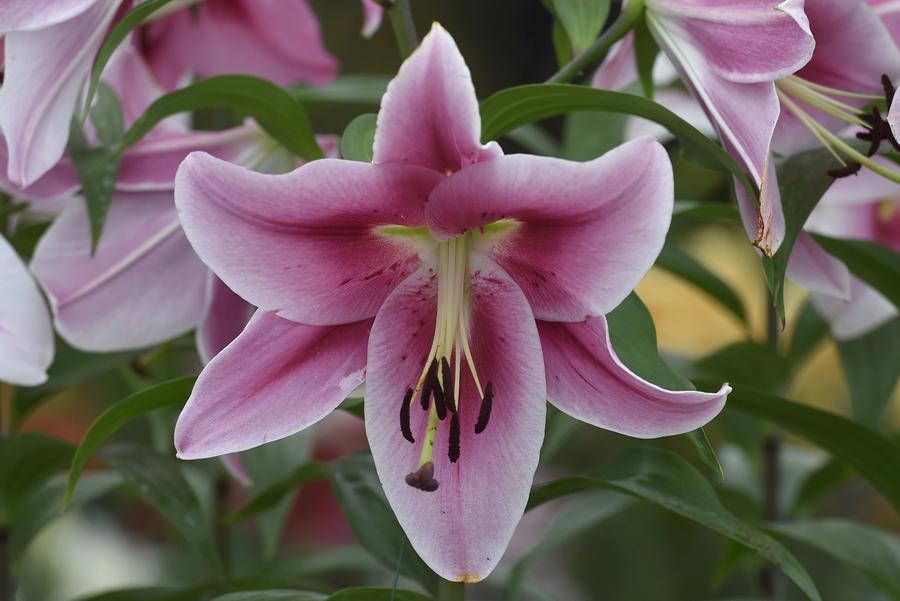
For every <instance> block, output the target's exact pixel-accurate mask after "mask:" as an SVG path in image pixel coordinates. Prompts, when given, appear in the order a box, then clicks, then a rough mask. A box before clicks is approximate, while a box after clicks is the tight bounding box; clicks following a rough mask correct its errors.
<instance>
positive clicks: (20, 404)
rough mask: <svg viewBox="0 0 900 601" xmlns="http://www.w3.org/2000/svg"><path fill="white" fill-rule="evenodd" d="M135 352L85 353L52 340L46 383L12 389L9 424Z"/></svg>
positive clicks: (121, 361) (123, 360)
mask: <svg viewBox="0 0 900 601" xmlns="http://www.w3.org/2000/svg"><path fill="white" fill-rule="evenodd" d="M138 354H139V353H138V351H128V352H123V353H102V354H101V353H85V352H83V351H79V350H76V349H73V348H72V347H70V346H69V345H68V344H66V343H65V342H64V341H62V340H60V339H57V340H56V353H55V356H54V357H53V365H51V366H50V369H49V370H48V371H47V381H46V382H44V383H43V384H41V385H40V386H34V387H31V388H18V389H16V397H15V400H14V401H13V409H12V420H13V424H14V425H17V424H19V423H21V422H22V420H23V419H24V418H25V417H26V416H27V415H28V414H29V413H30V412H31V411H32V410H33V409H34V408H36V407H37V406H38V404H39V403H40V402H41V401H43V400H45V399H46V398H48V397H49V396H50V395H53V394H55V393H57V392H59V391H60V390H63V389H65V388H69V387H71V386H75V385H76V384H80V383H81V382H85V381H87V380H93V379H95V378H97V377H98V376H101V375H103V374H105V373H107V372H109V371H112V370H113V369H115V368H116V367H118V366H120V365H124V364H125V363H127V362H129V361H130V360H132V359H133V358H135V357H137V356H138Z"/></svg>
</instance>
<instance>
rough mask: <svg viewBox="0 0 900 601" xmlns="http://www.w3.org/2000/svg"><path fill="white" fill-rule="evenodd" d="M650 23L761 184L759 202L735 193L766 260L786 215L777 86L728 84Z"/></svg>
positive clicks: (730, 147) (689, 48)
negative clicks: (775, 156)
mask: <svg viewBox="0 0 900 601" xmlns="http://www.w3.org/2000/svg"><path fill="white" fill-rule="evenodd" d="M649 23H650V25H651V28H652V31H653V33H654V35H655V37H656V39H657V41H658V42H659V44H660V47H661V48H662V49H663V50H664V51H665V53H666V54H667V55H668V56H669V58H670V59H671V60H672V63H673V64H674V65H675V68H676V69H677V70H678V72H679V73H680V74H681V77H682V80H683V81H684V83H685V85H687V86H688V88H689V89H690V90H691V93H692V94H693V95H694V97H695V98H696V99H697V101H698V102H699V103H700V104H701V106H703V110H704V111H706V114H707V116H708V117H709V120H710V121H711V122H712V124H713V126H714V127H715V128H716V131H717V132H718V134H719V137H720V138H721V140H722V145H723V146H724V147H725V149H726V150H727V151H728V152H729V154H731V155H732V156H733V157H735V159H736V160H737V161H738V162H739V163H740V164H741V166H742V167H744V169H745V170H746V171H747V172H748V173H749V174H750V176H751V177H752V178H753V180H754V181H755V182H756V184H757V186H759V189H760V192H759V193H760V197H759V203H757V201H756V199H754V198H752V197H751V196H750V194H749V193H748V192H747V191H746V190H745V189H744V187H743V186H742V185H741V184H740V183H737V185H736V186H735V193H736V195H737V199H738V205H739V207H740V209H741V216H742V218H743V221H744V227H745V229H746V230H747V235H748V237H749V238H750V240H751V241H752V242H753V244H754V245H755V246H757V247H758V248H759V249H760V250H761V251H763V253H765V254H766V255H767V256H772V255H774V254H775V252H776V251H777V250H778V247H779V246H780V245H781V241H782V240H783V239H784V214H783V213H782V208H781V195H780V193H779V191H778V182H777V179H776V175H775V169H774V165H773V164H772V153H771V145H772V136H773V134H774V132H775V124H776V123H777V122H778V116H779V114H780V113H781V106H780V104H779V102H778V96H777V95H776V94H775V84H774V83H771V82H763V83H735V82H733V81H729V80H727V79H725V78H724V77H721V76H720V75H718V74H717V73H716V72H714V70H713V69H712V68H711V67H710V66H709V64H708V63H707V60H706V56H705V55H703V54H701V53H700V51H698V50H697V48H695V47H694V46H693V45H691V44H690V43H688V42H686V41H685V40H684V39H683V38H680V37H679V36H678V35H676V34H673V33H672V32H671V31H669V30H667V29H665V28H663V27H662V26H661V25H660V24H659V22H658V21H657V20H655V19H651V20H650V21H649Z"/></svg>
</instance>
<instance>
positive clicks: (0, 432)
mask: <svg viewBox="0 0 900 601" xmlns="http://www.w3.org/2000/svg"><path fill="white" fill-rule="evenodd" d="M14 396H15V388H14V387H13V385H12V384H7V383H5V382H0V440H2V439H3V438H6V437H7V436H9V435H10V433H11V431H12V423H11V422H12V402H13V397H14ZM9 536H10V533H9V528H8V527H7V526H6V525H5V524H0V601H13V600H14V599H15V595H16V585H15V583H14V581H13V577H12V561H11V558H10V556H9Z"/></svg>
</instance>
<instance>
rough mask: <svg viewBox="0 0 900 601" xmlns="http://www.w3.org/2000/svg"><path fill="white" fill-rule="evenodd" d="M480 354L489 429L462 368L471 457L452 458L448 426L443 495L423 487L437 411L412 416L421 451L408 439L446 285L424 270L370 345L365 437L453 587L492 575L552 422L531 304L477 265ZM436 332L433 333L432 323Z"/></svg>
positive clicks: (463, 450)
mask: <svg viewBox="0 0 900 601" xmlns="http://www.w3.org/2000/svg"><path fill="white" fill-rule="evenodd" d="M471 271H472V273H473V276H472V280H471V284H470V288H469V290H470V294H471V303H472V304H471V329H470V332H471V347H472V354H473V356H474V360H475V366H476V369H477V371H478V375H479V377H480V378H481V382H482V383H484V382H487V381H490V382H492V385H493V390H494V391H495V397H494V401H493V410H492V413H491V418H490V420H489V423H488V425H487V427H486V429H485V430H484V431H483V432H481V433H480V434H475V433H474V427H475V424H476V421H477V420H478V414H479V410H480V404H481V403H480V398H479V397H478V394H477V392H476V391H475V389H474V386H473V385H471V384H470V382H471V379H470V377H469V376H468V374H467V370H466V369H465V368H463V375H462V377H461V380H460V381H461V382H462V383H463V384H462V385H461V398H460V403H459V417H460V424H461V430H460V431H461V437H460V438H461V439H460V457H459V460H458V461H457V462H456V463H451V462H450V460H449V459H448V431H449V425H448V422H449V421H450V420H445V421H443V422H438V423H439V425H438V430H437V436H436V439H435V445H434V457H433V461H434V466H435V473H434V477H435V478H436V479H437V480H438V481H439V487H438V489H437V490H436V491H434V492H425V491H422V490H418V489H414V488H412V487H410V486H409V485H407V484H406V482H405V481H404V478H405V476H406V475H407V474H408V473H410V472H414V471H416V469H417V466H418V462H419V452H420V450H421V444H422V440H421V437H422V436H423V434H424V432H425V428H426V420H427V413H426V412H425V411H422V410H421V408H415V407H414V409H413V412H412V420H411V426H412V432H414V433H415V436H416V439H417V444H410V443H409V442H408V441H407V440H406V439H404V437H403V435H402V434H401V431H400V427H399V422H398V414H399V410H400V405H401V402H402V400H403V394H404V391H405V390H406V387H408V386H415V384H416V381H417V379H418V378H419V374H420V372H421V370H422V364H423V359H424V358H425V356H426V354H427V353H428V349H429V347H430V345H431V337H432V334H433V328H432V327H431V324H433V323H435V317H436V282H435V280H434V278H433V276H432V275H431V274H429V273H428V272H427V270H425V269H422V270H420V271H419V272H417V273H415V274H413V275H412V276H410V277H409V279H407V280H406V281H405V282H404V283H403V284H402V285H401V286H400V287H398V288H397V290H396V291H395V292H394V293H393V294H391V296H390V297H389V298H388V300H387V301H386V302H385V304H384V306H383V307H382V309H381V310H380V311H379V313H378V317H377V318H376V319H375V324H374V326H373V328H372V336H371V339H370V342H369V366H368V375H367V381H366V401H365V403H366V433H367V435H368V438H369V445H370V446H371V448H372V456H373V457H374V458H375V466H376V468H377V470H378V476H379V478H380V480H381V483H382V485H383V487H384V490H385V493H386V495H387V498H388V501H390V504H391V506H392V507H393V509H394V513H395V514H396V515H397V519H398V520H399V521H400V524H401V525H402V526H403V529H404V530H405V531H406V534H407V536H408V537H409V539H410V542H411V543H412V545H413V547H414V548H415V549H416V551H417V552H418V554H419V555H420V556H421V557H422V559H424V560H425V562H426V563H427V564H428V565H429V567H431V569H433V570H434V571H435V572H437V573H438V574H439V575H440V576H441V577H443V578H445V579H447V580H453V581H463V582H477V581H479V580H481V579H483V578H485V577H487V575H488V574H490V572H491V570H493V569H494V567H495V566H496V565H497V562H498V561H499V560H500V557H501V555H502V554H503V551H504V549H505V548H506V546H507V544H508V543H509V539H510V537H511V536H512V533H513V530H514V528H515V526H516V524H517V523H518V522H519V520H520V519H521V517H522V514H523V512H524V509H525V504H526V502H527V500H528V493H529V491H530V488H531V482H532V479H533V476H534V472H535V469H536V468H537V462H538V456H539V452H540V446H541V442H542V440H543V434H544V419H545V416H546V403H545V397H546V386H545V381H544V370H543V366H542V361H541V349H540V341H539V339H538V336H537V329H536V328H535V323H534V318H533V317H532V315H531V311H530V308H529V306H528V302H527V300H526V299H525V297H524V295H523V294H522V292H521V291H520V290H519V289H518V287H517V286H516V284H515V283H514V282H513V281H512V279H511V278H510V277H509V276H508V275H507V274H506V273H504V272H503V270H502V269H500V268H499V267H498V266H497V265H496V264H493V262H491V261H490V260H488V259H484V258H481V259H479V258H477V257H476V256H473V263H472V265H471ZM422 323H425V324H428V325H427V327H423V326H422V325H421V324H422Z"/></svg>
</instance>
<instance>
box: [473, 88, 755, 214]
mask: <svg viewBox="0 0 900 601" xmlns="http://www.w3.org/2000/svg"><path fill="white" fill-rule="evenodd" d="M577 111H600V112H613V113H622V114H628V115H636V116H638V117H644V118H645V119H649V120H651V121H654V122H656V123H659V124H660V125H662V126H663V127H665V128H666V129H668V130H669V131H670V132H671V133H672V135H674V136H675V137H677V138H678V139H679V141H680V142H681V144H682V147H683V148H684V151H685V154H686V156H688V157H689V158H692V159H693V160H695V161H698V162H701V163H702V164H703V165H707V166H711V167H714V168H717V169H720V170H724V171H727V172H730V173H731V174H733V175H734V176H735V177H736V178H738V180H739V181H740V182H742V183H743V185H744V186H745V187H746V188H747V190H748V191H750V192H751V193H752V194H753V196H754V197H756V196H757V191H756V187H755V186H754V185H753V183H752V182H751V181H750V179H749V178H748V177H747V174H746V173H744V171H743V170H742V169H741V168H740V166H739V165H738V164H737V163H736V162H735V160H734V159H733V158H732V157H731V156H730V155H729V154H728V153H727V152H725V151H724V150H723V149H722V147H721V146H719V145H718V144H716V143H715V142H713V141H712V140H710V139H709V138H707V137H706V135H704V134H703V133H702V132H700V131H699V130H697V129H696V128H695V127H693V126H692V125H691V124H690V123H688V122H687V121H685V120H684V119H682V118H681V117H679V116H678V115H676V114H675V113H673V112H672V111H670V110H669V109H667V108H665V107H664V106H662V105H659V104H657V103H655V102H653V101H652V100H648V99H647V98H643V97H642V96H636V95H634V94H625V93H622V92H611V91H609V90H598V89H595V88H588V87H584V86H576V85H570V84H532V85H525V86H518V87H514V88H508V89H506V90H502V91H500V92H497V93H496V94H494V95H493V96H491V97H490V98H488V99H486V100H485V101H484V102H482V103H481V120H482V130H481V138H482V140H483V141H485V142H486V141H489V140H495V139H497V138H499V137H500V136H502V135H504V134H506V133H508V132H510V131H512V130H514V129H516V128H517V127H520V126H522V125H525V124H526V123H533V122H535V121H539V120H541V119H548V118H550V117H556V116H558V115H562V114H566V113H572V112H577Z"/></svg>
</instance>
